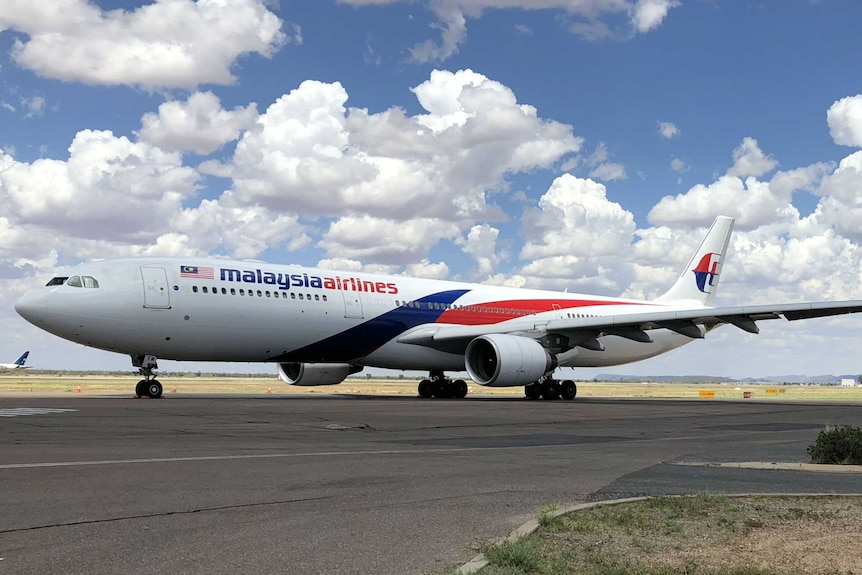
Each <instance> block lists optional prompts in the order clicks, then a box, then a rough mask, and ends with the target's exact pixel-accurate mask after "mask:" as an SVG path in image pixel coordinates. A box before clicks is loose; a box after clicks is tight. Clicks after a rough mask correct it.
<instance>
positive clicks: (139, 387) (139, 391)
mask: <svg viewBox="0 0 862 575" xmlns="http://www.w3.org/2000/svg"><path fill="white" fill-rule="evenodd" d="M146 393H147V382H146V381H145V380H143V379H142V380H141V381H139V382H138V383H137V384H135V395H136V396H138V397H141V396H142V395H144V394H146Z"/></svg>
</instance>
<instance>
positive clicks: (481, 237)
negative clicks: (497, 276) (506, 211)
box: [461, 224, 501, 277]
mask: <svg viewBox="0 0 862 575" xmlns="http://www.w3.org/2000/svg"><path fill="white" fill-rule="evenodd" d="M499 236H500V230H498V229H497V228H494V227H492V226H489V225H488V224H481V225H475V226H473V227H472V228H470V232H469V233H468V234H467V239H466V240H464V241H463V242H461V243H462V244H463V247H462V249H463V251H464V253H466V254H469V255H471V256H473V259H475V260H476V264H477V270H476V275H477V276H478V277H485V276H490V275H491V274H492V273H493V272H494V271H495V270H496V269H497V265H498V264H499V263H500V260H501V257H500V255H499V254H498V253H497V251H496V249H497V238H498V237H499Z"/></svg>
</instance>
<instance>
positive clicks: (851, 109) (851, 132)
mask: <svg viewBox="0 0 862 575" xmlns="http://www.w3.org/2000/svg"><path fill="white" fill-rule="evenodd" d="M826 122H827V123H828V124H829V133H830V134H831V135H832V139H833V140H834V141H835V143H836V144H840V145H842V146H853V147H857V148H859V147H862V94H857V95H855V96H850V97H847V98H842V99H840V100H837V101H836V102H835V103H833V104H832V105H831V106H830V107H829V110H827V112H826Z"/></svg>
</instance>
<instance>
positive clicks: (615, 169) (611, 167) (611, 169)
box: [590, 162, 627, 182]
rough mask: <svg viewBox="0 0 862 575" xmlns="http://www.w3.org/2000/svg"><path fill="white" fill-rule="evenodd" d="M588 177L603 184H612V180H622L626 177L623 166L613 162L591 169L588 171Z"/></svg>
mask: <svg viewBox="0 0 862 575" xmlns="http://www.w3.org/2000/svg"><path fill="white" fill-rule="evenodd" d="M590 177H591V178H595V179H597V180H603V181H605V182H612V181H614V180H624V179H626V177H627V176H626V169H625V166H623V165H622V164H617V163H614V162H608V163H605V164H599V165H598V166H596V167H595V168H593V169H592V170H591V171H590Z"/></svg>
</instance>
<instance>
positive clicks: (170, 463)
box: [0, 395, 862, 575]
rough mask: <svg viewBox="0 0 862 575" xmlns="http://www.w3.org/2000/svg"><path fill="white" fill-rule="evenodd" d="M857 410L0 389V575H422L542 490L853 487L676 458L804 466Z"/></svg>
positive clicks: (857, 485)
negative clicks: (25, 393)
mask: <svg viewBox="0 0 862 575" xmlns="http://www.w3.org/2000/svg"><path fill="white" fill-rule="evenodd" d="M22 408H28V410H29V411H27V412H25V411H23V410H22ZM66 410H68V411H66ZM860 420H862V405H859V404H852V405H840V404H836V403H819V404H815V403H781V402H775V401H770V402H743V401H738V402H715V401H679V400H676V401H667V400H665V401H662V400H633V399H619V400H617V399H598V398H583V399H578V400H577V401H574V402H563V401H557V402H553V401H538V402H529V401H525V400H521V399H513V398H503V399H498V398H489V399H483V398H469V399H466V400H452V401H447V400H419V399H417V398H404V397H370V396H267V395H261V396H253V397H248V396H246V397H237V396H209V397H203V396H199V397H187V396H172V397H170V398H167V399H161V400H134V399H130V398H127V397H87V396H84V397H82V396H75V397H56V396H55V397H42V398H36V397H26V398H24V397H0V438H2V439H0V558H2V561H0V570H2V571H4V572H8V573H16V574H31V573H32V574H40V575H42V574H47V573H64V574H66V573H88V574H94V575H99V574H105V575H107V574H113V573H129V574H155V573H159V574H161V573H190V574H208V575H213V574H232V575H233V574H236V573H261V574H264V573H273V574H274V573H280V574H283V573H296V574H339V575H348V574H363V575H368V574H390V573H391V574H398V575H410V574H416V575H419V574H427V573H441V572H442V571H443V570H444V569H445V568H446V567H447V566H451V565H456V564H460V563H462V562H464V561H466V560H468V559H470V558H471V557H472V556H473V555H474V554H475V544H476V543H477V542H480V541H484V540H488V539H493V538H496V537H500V536H502V535H505V534H507V533H508V532H509V531H510V530H511V529H513V528H514V527H516V526H518V525H520V524H521V523H523V522H524V521H526V520H528V519H531V518H533V517H534V516H535V514H536V513H537V511H538V510H539V509H540V508H541V507H542V506H544V505H547V504H551V503H554V504H558V505H560V506H567V505H573V504H575V503H578V502H584V501H591V500H600V499H609V498H615V497H621V496H625V497H627V496H633V495H647V494H657V493H695V492H701V491H708V492H716V493H738V492H749V491H751V492H797V493H799V492H811V493H815V492H834V493H858V492H862V478H860V476H859V475H854V474H850V473H846V474H845V473H816V472H807V471H781V470H770V469H767V470H754V469H736V468H718V467H703V466H689V465H677V463H684V462H692V461H707V462H709V461H713V462H736V461H776V462H800V461H805V460H806V459H807V456H806V452H805V450H806V447H807V446H808V445H810V444H811V443H812V442H813V441H814V439H815V438H816V436H817V433H818V432H819V431H820V429H822V428H823V427H824V426H825V425H826V424H835V425H854V426H859V425H860Z"/></svg>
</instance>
